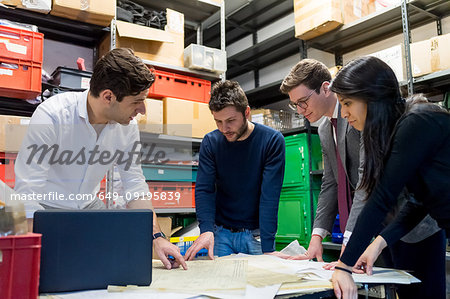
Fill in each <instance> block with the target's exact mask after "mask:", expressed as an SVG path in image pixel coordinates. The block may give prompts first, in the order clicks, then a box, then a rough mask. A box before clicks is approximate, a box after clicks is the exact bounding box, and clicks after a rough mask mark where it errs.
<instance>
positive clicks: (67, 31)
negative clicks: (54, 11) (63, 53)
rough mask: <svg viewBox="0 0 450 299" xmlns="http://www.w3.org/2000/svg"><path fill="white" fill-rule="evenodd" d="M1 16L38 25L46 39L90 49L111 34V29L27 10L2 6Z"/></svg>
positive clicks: (0, 9) (0, 8)
mask: <svg viewBox="0 0 450 299" xmlns="http://www.w3.org/2000/svg"><path fill="white" fill-rule="evenodd" d="M0 16H1V18H4V19H8V20H10V21H14V22H20V23H27V24H33V25H36V26H38V28H39V32H42V33H44V35H45V38H49V39H53V40H57V41H61V42H65V43H70V44H75V45H78V46H84V47H88V48H93V47H95V46H96V45H97V44H98V43H99V41H100V40H101V39H102V38H103V37H104V36H105V35H106V33H109V27H106V28H104V27H102V26H98V25H93V24H88V23H84V22H79V21H74V20H69V19H65V18H60V17H56V16H53V15H50V14H42V13H38V12H33V11H29V10H25V9H12V8H5V7H1V6H0Z"/></svg>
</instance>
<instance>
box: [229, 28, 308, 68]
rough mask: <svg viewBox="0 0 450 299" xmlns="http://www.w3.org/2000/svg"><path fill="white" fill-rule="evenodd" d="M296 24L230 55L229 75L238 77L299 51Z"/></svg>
mask: <svg viewBox="0 0 450 299" xmlns="http://www.w3.org/2000/svg"><path fill="white" fill-rule="evenodd" d="M299 42H300V41H299V40H298V39H296V38H295V29H294V26H292V27H291V28H289V29H287V30H285V31H283V32H281V33H279V34H277V35H275V36H273V37H270V38H268V39H267V40H264V41H262V42H260V43H257V44H255V45H253V46H252V47H250V48H248V49H245V50H244V51H242V52H239V53H237V54H235V55H233V56H231V57H228V59H227V62H228V70H227V76H228V77H237V76H239V75H241V74H243V73H246V72H248V71H253V70H255V69H260V68H263V67H265V66H268V65H271V64H273V63H275V62H277V61H279V60H280V59H283V58H285V57H288V56H291V55H294V54H296V53H298V51H299Z"/></svg>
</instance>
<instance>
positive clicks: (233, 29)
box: [186, 0, 293, 48]
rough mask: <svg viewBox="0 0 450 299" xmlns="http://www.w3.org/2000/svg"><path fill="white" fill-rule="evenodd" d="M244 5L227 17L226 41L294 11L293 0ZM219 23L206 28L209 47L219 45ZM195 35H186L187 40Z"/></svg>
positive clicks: (261, 0) (205, 34) (260, 1)
mask: <svg viewBox="0 0 450 299" xmlns="http://www.w3.org/2000/svg"><path fill="white" fill-rule="evenodd" d="M242 2H243V5H242V6H240V7H238V8H236V9H235V10H233V11H232V12H230V13H229V14H228V15H227V16H226V17H225V19H226V24H225V28H226V36H225V39H226V43H227V44H232V43H234V42H236V41H238V40H240V39H241V38H243V37H245V36H247V35H248V34H253V33H255V32H256V31H257V30H258V29H259V28H262V27H264V26H267V25H269V24H271V23H272V22H273V20H276V19H279V18H281V17H283V16H285V15H287V14H289V13H292V11H293V2H292V1H273V0H258V1H242ZM218 27H219V23H217V22H213V23H212V24H211V25H210V26H208V27H207V28H204V33H203V41H204V44H205V45H207V46H209V47H215V48H217V47H219V46H220V40H219V38H218V37H217V34H215V32H218ZM194 38H195V37H194V36H192V35H191V36H188V35H186V40H187V41H190V42H193V40H194Z"/></svg>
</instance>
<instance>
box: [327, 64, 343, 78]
mask: <svg viewBox="0 0 450 299" xmlns="http://www.w3.org/2000/svg"><path fill="white" fill-rule="evenodd" d="M341 68H342V66H340V65H338V66H333V67H330V68H329V69H328V70H329V71H330V74H331V78H334V77H336V75H337V73H338V72H339V70H340V69H341Z"/></svg>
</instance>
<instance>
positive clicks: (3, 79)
mask: <svg viewBox="0 0 450 299" xmlns="http://www.w3.org/2000/svg"><path fill="white" fill-rule="evenodd" d="M41 73H42V63H38V62H33V61H28V60H20V59H10V58H5V57H0V94H1V95H2V96H4V97H11V98H18V99H25V100H26V99H33V98H35V97H36V96H37V95H38V94H40V93H41Z"/></svg>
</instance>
